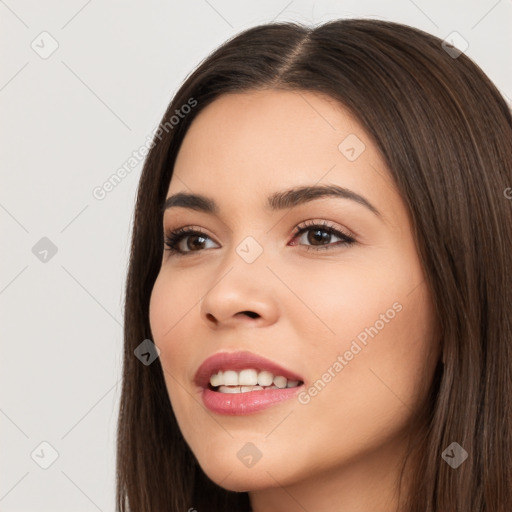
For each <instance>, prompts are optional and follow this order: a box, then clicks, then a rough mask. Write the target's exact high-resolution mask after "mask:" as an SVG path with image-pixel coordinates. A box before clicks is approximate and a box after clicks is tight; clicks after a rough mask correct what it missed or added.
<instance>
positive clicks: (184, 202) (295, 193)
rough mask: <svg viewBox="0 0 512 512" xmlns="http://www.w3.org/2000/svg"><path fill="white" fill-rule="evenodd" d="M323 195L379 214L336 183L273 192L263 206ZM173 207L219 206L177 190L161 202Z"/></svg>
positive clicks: (275, 208)
mask: <svg viewBox="0 0 512 512" xmlns="http://www.w3.org/2000/svg"><path fill="white" fill-rule="evenodd" d="M325 197H337V198H341V199H349V200H351V201H354V202H356V203H358V204H360V205H362V206H364V207H366V208H367V209H368V210H370V211H371V212H372V213H374V214H375V215H377V216H378V217H380V216H381V213H380V212H379V210H377V208H375V206H373V205H372V204H371V203H370V202H369V201H368V200H367V199H366V198H364V197H363V196H361V195H359V194H357V193H356V192H354V191H352V190H349V189H348V188H343V187H339V186H337V185H320V186H306V187H296V188H292V189H289V190H284V191H280V192H274V193H273V194H271V195H270V196H268V197H267V203H266V205H265V208H266V209H267V210H270V211H279V210H285V209H289V208H293V207H294V206H298V205H300V204H304V203H307V202H310V201H314V200H315V199H320V198H325ZM175 207H181V208H188V209H191V210H196V211H200V212H205V213H212V214H217V213H218V212H219V206H218V205H217V203H216V202H215V201H214V200H213V199H212V198H210V197H206V196H204V195H202V194H190V193H188V192H178V193H177V194H174V195H172V196H169V197H168V198H167V199H166V200H165V202H164V204H163V207H162V214H163V213H164V212H165V211H166V210H168V209H169V208H175Z"/></svg>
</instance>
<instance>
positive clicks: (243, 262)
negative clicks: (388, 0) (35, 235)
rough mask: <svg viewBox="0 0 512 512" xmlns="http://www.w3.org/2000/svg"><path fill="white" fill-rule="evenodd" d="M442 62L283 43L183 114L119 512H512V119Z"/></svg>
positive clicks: (250, 50)
mask: <svg viewBox="0 0 512 512" xmlns="http://www.w3.org/2000/svg"><path fill="white" fill-rule="evenodd" d="M441 43H442V42H441V41H440V40H439V39H437V38H435V37H433V36H431V35H428V34H426V33H424V32H421V31H419V30H417V29H414V28H411V27H407V26H404V25H400V24H396V23H390V22H384V21H376V20H357V19H352V20H339V21H333V22H329V23H326V24H324V25H321V26H319V27H317V28H306V27H303V26H300V25H297V24H292V23H280V24H268V25H263V26H260V27H256V28H252V29H249V30H247V31H245V32H244V33H242V34H240V35H238V36H237V37H235V38H233V39H232V40H230V41H228V42H227V43H225V44H224V45H223V46H221V47H220V48H219V49H218V50H216V51H215V52H214V53H213V54H212V55H210V56H209V57H208V58H207V59H206V60H205V61H204V62H203V63H202V64H201V65H200V66H199V67H198V69H197V70H196V71H194V72H193V73H192V74H191V75H190V76H189V77H188V79H187V80H186V81H185V83H184V84H183V86H182V87H181V89H180V90H179V91H178V93H177V94H176V96H175V97H174V99H173V100H172V102H171V104H170V106H169V108H168V110H167V112H166V114H165V115H164V117H163V119H162V122H161V124H160V127H159V129H158V131H157V132H156V133H155V139H154V145H153V147H152V148H151V151H150V154H149V155H148V157H147V161H146V163H145V167H144V170H143V173H142V176H141V180H140V185H139V191H138V199H137V206H136V212H135V219H134V228H133V240H132V252H131V259H130V268H129V272H128V280H127V288H126V309H125V325H126V328H125V355H124V357H125V360H124V376H123V379H124V380H123V391H122V398H121V409H120V416H119V426H118V461H117V463H118V468H117V470H118V489H117V491H118V510H121V511H127V510H133V511H137V512H142V511H144V512H149V511H157V510H158V511H160V510H173V511H178V510H179V511H183V510H197V511H202V510H208V511H221V510H222V511H235V510H236V511H243V510H253V511H256V512H267V511H272V512H275V511H285V510H286V511H295V510H315V511H328V510H329V511H330V510H340V511H341V510H342V511H344V512H350V511H355V510H379V511H381V512H387V511H398V510H400V511H408V512H420V511H422V512H426V511H429V512H446V511H452V510H453V511H455V510H457V511H469V510H471V511H489V512H490V511H493V512H497V511H510V510H512V494H511V493H512V491H511V489H512V417H511V414H512V412H511V411H512V370H511V367H512V355H511V349H512V325H511V314H510V313H511V304H512V300H511V295H512V264H511V261H512V259H511V257H510V254H511V252H512V230H511V226H512V203H511V201H510V200H509V199H507V195H506V193H505V191H506V190H507V189H510V186H511V184H512V156H511V151H510V149H511V147H512V146H511V145H512V119H511V114H510V111H509V109H508V107H507V105H506V103H505V101H504V100H503V98H502V97H501V95H500V94H499V92H498V91H497V89H496V88H495V87H494V85H493V84H492V83H491V82H490V80H489V79H488V78H487V77H486V76H485V75H484V73H483V72H482V71H481V70H480V68H478V67H477V66H476V65H475V64H474V63H473V62H471V61H470V60H469V59H468V58H467V57H466V56H465V55H464V54H460V55H459V53H458V52H454V51H448V50H450V49H449V48H448V49H447V48H446V47H443V45H442V44H441ZM451 50H453V49H451ZM143 340H145V341H143ZM149 340H151V341H149ZM152 342H154V345H153V344H152ZM141 343H144V345H141ZM151 346H153V347H154V348H153V353H152V352H151ZM140 347H145V349H144V350H145V351H144V354H145V358H144V357H140V356H141V352H142V350H141V349H140ZM134 352H135V354H138V355H139V357H134ZM157 356H159V357H157ZM141 361H142V363H144V364H142V363H141Z"/></svg>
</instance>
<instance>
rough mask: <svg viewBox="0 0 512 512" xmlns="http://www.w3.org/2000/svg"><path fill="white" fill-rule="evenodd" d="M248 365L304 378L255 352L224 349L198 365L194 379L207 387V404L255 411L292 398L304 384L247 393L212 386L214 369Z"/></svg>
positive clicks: (221, 408) (218, 410)
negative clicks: (224, 390)
mask: <svg viewBox="0 0 512 512" xmlns="http://www.w3.org/2000/svg"><path fill="white" fill-rule="evenodd" d="M247 368H253V369H255V370H258V371H262V370H266V371H269V372H271V373H272V374H274V375H275V376H278V375H281V376H283V377H286V378H287V379H288V380H298V381H302V382H304V379H303V378H302V377H301V376H300V375H298V374H296V373H294V372H292V371H290V370H288V369H286V368H283V367H282V366H280V365H278V364H277V363H274V362H272V361H270V360H268V359H265V358H264V357H261V356H258V355H256V354H252V353H251V352H232V353H228V352H220V353H217V354H214V355H213V356H211V357H209V358H208V359H206V360H205V361H204V362H203V363H202V364H201V366H200V367H199V368H198V370H197V372H196V374H195V377H194V382H195V383H196V384H197V385H198V386H199V387H201V388H203V390H202V393H201V396H202V399H203V403H204V405H205V406H206V407H207V408H208V409H210V410H211V411H213V412H216V413H219V414H229V415H241V414H251V413H255V412H258V411H261V410H263V409H266V408H267V407H270V406H271V405H273V404H275V403H278V402H282V401H284V400H288V399H290V398H292V397H293V396H295V395H296V394H297V393H298V392H299V391H300V390H301V389H302V387H303V384H302V385H300V386H297V387H294V388H284V389H263V390H258V391H249V392H247V393H220V392H218V391H213V390H212V389H210V387H209V384H210V377H211V376H212V375H213V374H214V373H218V372H219V371H225V370H244V369H247Z"/></svg>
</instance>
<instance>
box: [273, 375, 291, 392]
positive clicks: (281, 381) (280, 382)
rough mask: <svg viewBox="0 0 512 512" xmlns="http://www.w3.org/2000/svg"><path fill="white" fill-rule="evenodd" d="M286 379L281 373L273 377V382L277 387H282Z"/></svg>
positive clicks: (284, 385)
mask: <svg viewBox="0 0 512 512" xmlns="http://www.w3.org/2000/svg"><path fill="white" fill-rule="evenodd" d="M287 382H288V379H287V378H286V377H282V376H281V375H279V376H277V377H274V384H275V385H276V386H277V387H278V388H279V389H283V388H285V387H286V383H287Z"/></svg>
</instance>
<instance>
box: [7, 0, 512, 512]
mask: <svg viewBox="0 0 512 512" xmlns="http://www.w3.org/2000/svg"><path fill="white" fill-rule="evenodd" d="M0 16H1V29H0V39H1V40H0V45H1V48H2V49H3V51H2V65H1V67H0V129H1V139H0V140H1V147H0V151H1V156H0V162H1V173H2V174H1V178H2V182H1V188H0V230H1V231H0V233H1V240H2V252H1V256H2V260H1V264H0V311H1V322H0V328H1V333H0V335H1V343H2V347H1V350H2V353H1V359H0V364H1V367H0V379H1V380H0V391H1V395H0V429H1V430H0V432H1V437H0V439H1V446H0V450H1V452H0V457H1V461H2V462H1V464H0V471H1V473H0V475H1V479H0V510H1V511H2V512H17V511H52V512H58V511H67V512H69V511H96V510H100V511H109V510H113V509H114V488H115V466H114V462H115V427H116V419H117V408H118V403H119V395H120V390H121V387H120V385H119V384H120V377H121V363H122V359H121V353H122V309H123V306H122V301H123V288H124V279H125V273H126V267H127V258H128V253H129V242H130V230H131V222H132V216H133V206H134V197H135V191H136V186H137V182H138V178H139V176H140V171H141V168H142V164H138V165H137V166H136V167H135V168H134V169H133V170H132V172H131V173H130V174H128V175H127V177H126V178H125V179H124V180H123V181H122V182H121V183H120V184H119V185H118V186H117V187H115V189H114V190H112V191H111V192H110V193H108V194H107V195H106V197H105V198H104V199H103V200H98V199H96V198H95V197H94V196H93V194H92V192H93V190H94V188H95V187H98V186H101V185H102V184H103V183H104V182H105V181H107V180H108V179H109V177H110V176H111V175H112V174H113V173H114V172H115V171H116V170H117V169H118V168H119V167H121V166H122V165H123V164H125V163H126V162H127V160H128V159H129V157H130V156H131V155H132V153H133V152H134V151H137V150H138V149H139V148H140V147H141V146H142V145H143V144H144V143H145V142H146V141H147V137H148V136H149V135H150V134H151V133H152V131H153V129H154V128H155V127H156V126H157V124H158V122H159V120H160V117H161V116H162V115H163V113H164V111H165V108H166V106H167V104H168V102H169V100H170V98H171V96H172V94H173V93H174V92H175V91H176V90H177V88H178V86H179V85H180V83H181V82H182V81H183V79H184V78H185V76H186V75H187V74H188V73H189V72H190V71H191V70H192V69H193V68H194V67H195V66H196V65H197V64H198V63H199V61H200V60H201V59H202V58H204V57H205V56H206V55H207V54H208V53H209V52H210V51H211V50H213V49H214V48H215V47H217V46H218V45H219V44H221V43H222V42H223V41H225V40H226V39H228V38H229V37H231V36H232V35H234V34H235V33H237V32H239V31H241V30H242V29H244V28H247V27H250V26H253V25H256V24H259V23H263V22H267V21H271V20H280V21H288V20H293V21H298V22H304V23H319V22H323V21H327V20H329V19H332V18H338V17H350V16H367V17H374V18H381V19H387V20H391V21H398V22H402V23H406V24H409V25H413V26H416V27H419V28H422V29H424V30H426V31H428V32H430V33H432V34H434V35H437V36H439V37H440V38H442V39H444V38H445V37H447V36H448V35H449V34H450V33H452V32H453V31H457V32H458V33H459V34H460V35H461V36H462V37H463V38H464V39H465V40H466V41H467V42H468V43H469V47H468V49H467V51H466V53H467V54H468V55H469V56H470V57H472V58H473V59H474V60H475V61H476V62H477V63H478V64H479V65H480V66H481V67H482V68H483V69H484V71H485V72H486V73H487V74H488V75H489V76H490V78H491V79H492V80H493V81H494V82H495V84H496V85H497V86H498V88H499V89H500V90H501V91H502V93H503V94H504V95H505V96H506V97H507V98H509V101H510V97H512V73H511V55H512V32H511V31H510V27H511V26H512V0H501V1H496V0H481V1H472V2H468V1H467V0H466V1H438V0H437V1H427V0H414V1H413V0H397V1H392V2H382V1H380V0H374V1H361V0H357V1H356V0H355V1H327V0H325V1H317V2H312V1H305V0H304V1H300V0H295V1H290V0H279V1H270V0H265V1H259V2H235V1H234V0H208V1H206V0H193V1H189V2H184V1H183V2H163V1H156V0H152V1H144V2H143V1H138V2H137V1H127V0H123V1H120V0H118V1H105V0H104V1H100V0H89V1H85V0H72V1H67V2H57V1H45V2H37V1H35V0H32V1H25V2H22V1H16V0H6V1H5V2H4V1H0ZM43 31H47V32H48V33H49V34H50V35H51V38H53V39H54V40H55V41H57V43H58V45H59V46H58V48H57V50H56V51H55V52H54V53H53V54H52V55H50V56H49V57H48V58H42V57H41V56H40V54H38V53H36V51H34V49H33V48H32V47H31V45H32V44H33V45H34V46H36V48H38V51H39V52H40V53H41V52H43V53H44V52H48V51H49V50H50V49H51V44H52V39H51V38H49V36H40V34H41V32H43ZM53 44H55V43H53ZM43 237H47V238H48V239H50V240H51V242H52V243H53V244H54V245H55V246H56V247H57V253H56V254H55V255H54V256H51V252H50V253H48V255H47V256H46V259H47V261H41V260H40V258H44V257H45V254H44V253H41V254H39V255H38V256H37V255H36V254H34V253H33V251H32V248H33V247H34V245H36V243H37V242H38V241H39V240H40V239H41V238H43ZM43 249H44V247H43ZM43 249H40V250H43ZM36 252H37V251H36ZM42 442H46V443H49V445H51V447H50V446H48V445H46V444H43V445H41V443H42ZM57 454H58V458H57V459H56V460H55V461H54V462H53V463H52V464H51V465H50V466H49V467H48V468H47V469H43V468H42V467H41V465H43V466H44V465H48V464H50V463H51V462H52V456H53V457H54V456H55V455H57Z"/></svg>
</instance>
